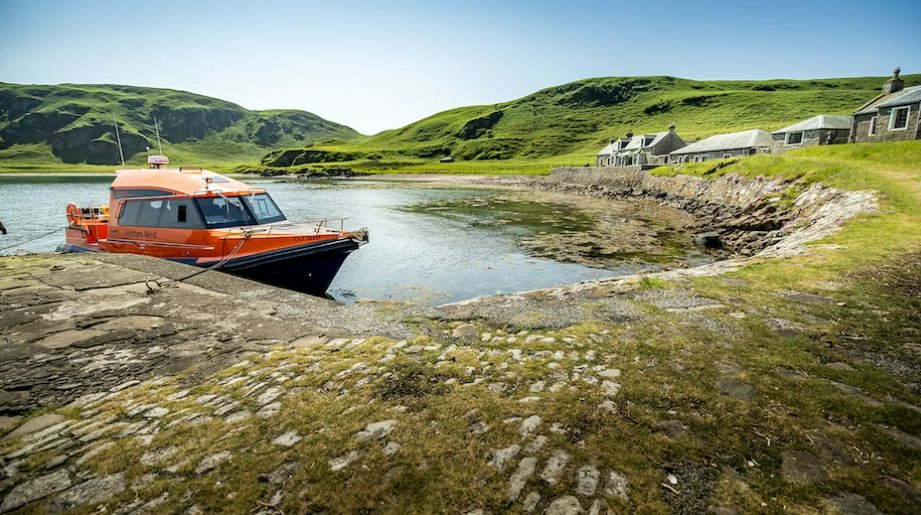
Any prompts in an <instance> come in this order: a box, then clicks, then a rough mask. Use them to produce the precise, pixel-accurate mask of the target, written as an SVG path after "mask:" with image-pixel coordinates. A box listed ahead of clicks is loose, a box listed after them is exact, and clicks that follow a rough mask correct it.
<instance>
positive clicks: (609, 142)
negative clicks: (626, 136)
mask: <svg viewBox="0 0 921 515" xmlns="http://www.w3.org/2000/svg"><path fill="white" fill-rule="evenodd" d="M608 144H610V145H613V144H614V136H611V139H609V140H608Z"/></svg>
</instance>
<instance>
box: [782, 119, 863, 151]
mask: <svg viewBox="0 0 921 515" xmlns="http://www.w3.org/2000/svg"><path fill="white" fill-rule="evenodd" d="M853 119H854V117H853V116H847V115H831V114H820V115H818V116H813V117H812V118H810V119H808V120H803V121H801V122H799V123H795V124H793V125H791V126H789V127H784V128H783V129H779V130H776V131H774V133H773V134H772V136H773V138H774V143H773V145H772V146H771V152H774V153H777V152H786V151H788V150H794V149H797V148H803V147H812V146H815V145H834V144H837V143H847V140H848V137H849V136H850V133H851V122H852V121H853Z"/></svg>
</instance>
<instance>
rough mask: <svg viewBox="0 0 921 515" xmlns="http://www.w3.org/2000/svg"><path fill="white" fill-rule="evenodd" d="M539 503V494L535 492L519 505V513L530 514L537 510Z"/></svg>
mask: <svg viewBox="0 0 921 515" xmlns="http://www.w3.org/2000/svg"><path fill="white" fill-rule="evenodd" d="M539 502H540V494H539V493H537V492H531V493H529V494H528V495H526V496H525V498H524V501H523V502H522V503H521V511H523V512H525V513H531V512H532V511H534V510H535V509H536V508H537V503H539Z"/></svg>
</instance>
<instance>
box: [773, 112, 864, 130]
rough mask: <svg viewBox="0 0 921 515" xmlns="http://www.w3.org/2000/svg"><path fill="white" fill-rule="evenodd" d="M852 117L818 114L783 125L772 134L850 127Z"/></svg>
mask: <svg viewBox="0 0 921 515" xmlns="http://www.w3.org/2000/svg"><path fill="white" fill-rule="evenodd" d="M853 119H854V117H853V116H850V115H843V116H838V115H831V114H820V115H818V116H813V117H812V118H810V119H808V120H803V121H801V122H799V123H794V124H793V125H791V126H789V127H784V128H783V129H777V130H776V131H774V134H784V133H787V132H801V131H814V130H817V129H844V130H846V129H850V128H851V121H852V120H853Z"/></svg>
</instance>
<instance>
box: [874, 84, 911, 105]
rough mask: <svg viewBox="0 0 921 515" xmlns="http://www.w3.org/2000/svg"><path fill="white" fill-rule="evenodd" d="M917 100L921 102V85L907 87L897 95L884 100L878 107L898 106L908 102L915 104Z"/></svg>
mask: <svg viewBox="0 0 921 515" xmlns="http://www.w3.org/2000/svg"><path fill="white" fill-rule="evenodd" d="M915 102H921V86H915V87H912V88H905V89H903V90H902V91H899V92H898V93H896V96H895V97H893V98H891V99H889V100H886V101H885V102H882V103H881V104H879V105H877V106H876V107H878V108H879V107H897V106H903V105H906V104H914V103H915Z"/></svg>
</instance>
